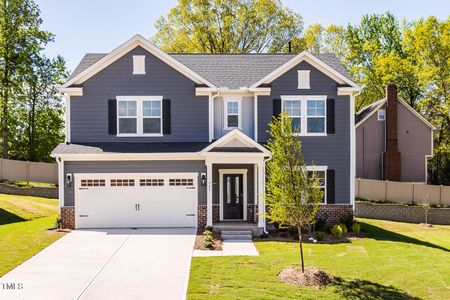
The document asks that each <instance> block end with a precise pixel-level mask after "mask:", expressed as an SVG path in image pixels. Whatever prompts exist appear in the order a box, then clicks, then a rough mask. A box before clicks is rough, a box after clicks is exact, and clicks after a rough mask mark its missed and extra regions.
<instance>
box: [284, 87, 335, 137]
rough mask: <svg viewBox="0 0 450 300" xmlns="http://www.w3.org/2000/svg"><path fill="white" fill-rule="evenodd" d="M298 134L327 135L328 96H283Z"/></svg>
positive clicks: (294, 130)
mask: <svg viewBox="0 0 450 300" xmlns="http://www.w3.org/2000/svg"><path fill="white" fill-rule="evenodd" d="M281 100H282V109H283V111H284V112H285V113H287V114H288V116H289V117H290V118H291V119H292V129H293V132H295V133H296V134H298V135H326V96H281Z"/></svg>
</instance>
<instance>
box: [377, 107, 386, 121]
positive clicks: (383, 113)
mask: <svg viewBox="0 0 450 300" xmlns="http://www.w3.org/2000/svg"><path fill="white" fill-rule="evenodd" d="M384 120H386V110H384V109H379V110H378V121H384Z"/></svg>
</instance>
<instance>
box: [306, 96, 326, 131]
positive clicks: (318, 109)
mask: <svg viewBox="0 0 450 300" xmlns="http://www.w3.org/2000/svg"><path fill="white" fill-rule="evenodd" d="M306 118H307V124H306V132H307V133H325V100H306Z"/></svg>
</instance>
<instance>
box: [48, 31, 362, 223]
mask: <svg viewBox="0 0 450 300" xmlns="http://www.w3.org/2000/svg"><path fill="white" fill-rule="evenodd" d="M358 90H359V88H358V86H357V85H356V84H355V83H354V82H353V81H352V80H351V79H350V76H349V74H348V72H347V71H346V70H345V68H344V67H343V66H342V65H341V63H340V62H339V60H338V59H337V58H336V56H334V55H332V54H323V55H318V56H314V55H312V54H310V53H308V52H302V53H300V54H168V53H165V52H163V51H161V50H160V49H159V48H157V47H156V46H154V45H152V44H151V43H150V42H149V41H147V40H146V39H144V38H143V37H141V36H135V37H133V38H131V39H130V40H129V41H127V42H125V43H124V44H122V45H121V46H119V47H118V48H116V49H115V50H113V51H112V52H110V53H107V54H86V56H85V57H84V58H83V59H82V61H81V62H80V64H79V65H78V67H77V68H76V69H75V71H74V72H73V74H72V75H71V77H70V78H69V79H68V81H67V82H66V83H65V84H64V85H63V86H62V87H61V92H62V93H63V94H64V97H65V104H66V135H67V142H66V143H63V144H60V145H59V146H57V147H56V148H55V149H54V151H53V154H52V155H53V157H55V158H56V159H57V162H58V164H59V174H60V175H59V176H60V178H59V192H60V197H59V198H60V206H61V216H62V219H63V225H64V226H65V227H71V228H102V227H197V226H198V227H203V226H205V225H217V224H218V223H220V222H226V221H235V222H236V221H240V222H248V223H253V224H254V225H253V226H257V227H258V228H259V229H264V228H265V226H266V221H265V219H264V214H263V211H264V210H265V207H264V191H265V176H266V170H265V163H266V161H267V160H268V159H270V156H271V154H270V152H269V151H268V150H267V149H266V148H265V147H264V144H265V142H266V141H267V139H268V138H269V136H268V133H267V130H268V124H269V123H270V122H271V120H272V116H274V115H278V114H279V113H280V112H281V111H285V112H287V113H288V114H289V116H290V117H291V118H292V120H293V123H294V125H295V126H296V128H299V130H298V136H299V138H300V139H301V140H302V142H303V152H304V157H305V159H306V161H307V162H308V163H309V164H311V166H312V165H314V168H312V167H311V171H314V172H317V174H318V176H319V177H320V178H322V179H323V180H322V184H323V185H322V187H321V188H323V190H324V192H325V193H324V194H325V196H324V199H323V205H321V209H320V214H321V215H322V216H328V218H329V220H336V219H337V218H339V217H340V216H341V215H342V214H343V213H347V212H349V211H352V209H353V199H354V178H355V153H354V150H353V149H354V143H355V135H354V133H355V130H354V108H353V107H354V105H353V102H354V94H355V93H356V92H357V91H358Z"/></svg>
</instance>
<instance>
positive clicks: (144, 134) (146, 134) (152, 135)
mask: <svg viewBox="0 0 450 300" xmlns="http://www.w3.org/2000/svg"><path fill="white" fill-rule="evenodd" d="M162 136H164V134H162V133H143V134H137V133H121V134H116V137H162Z"/></svg>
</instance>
